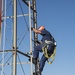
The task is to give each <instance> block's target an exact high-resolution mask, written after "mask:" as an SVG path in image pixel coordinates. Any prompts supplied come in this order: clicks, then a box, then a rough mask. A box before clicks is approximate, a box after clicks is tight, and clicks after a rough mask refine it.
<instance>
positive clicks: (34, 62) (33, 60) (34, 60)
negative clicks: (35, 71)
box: [29, 58, 37, 64]
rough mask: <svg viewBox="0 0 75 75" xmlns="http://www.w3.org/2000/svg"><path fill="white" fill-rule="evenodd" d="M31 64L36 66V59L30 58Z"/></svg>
mask: <svg viewBox="0 0 75 75" xmlns="http://www.w3.org/2000/svg"><path fill="white" fill-rule="evenodd" d="M29 61H31V58H29ZM32 63H33V64H37V59H35V58H32Z"/></svg>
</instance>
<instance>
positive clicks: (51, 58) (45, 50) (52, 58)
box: [42, 47, 56, 64]
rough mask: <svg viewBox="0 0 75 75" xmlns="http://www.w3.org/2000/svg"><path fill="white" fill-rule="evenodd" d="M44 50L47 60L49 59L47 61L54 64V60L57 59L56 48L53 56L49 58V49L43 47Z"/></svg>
mask: <svg viewBox="0 0 75 75" xmlns="http://www.w3.org/2000/svg"><path fill="white" fill-rule="evenodd" d="M42 50H43V53H44V56H45V57H46V58H48V60H47V62H48V64H52V62H53V61H54V58H55V54H56V47H55V48H54V52H53V54H52V55H51V56H49V55H48V53H47V47H45V48H44V47H43V48H42ZM49 60H51V61H49Z"/></svg>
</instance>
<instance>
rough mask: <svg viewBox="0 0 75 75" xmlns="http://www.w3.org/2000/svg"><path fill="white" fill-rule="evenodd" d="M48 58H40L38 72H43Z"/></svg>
mask: <svg viewBox="0 0 75 75" xmlns="http://www.w3.org/2000/svg"><path fill="white" fill-rule="evenodd" d="M47 59H48V58H46V57H45V56H44V55H43V56H42V58H41V60H40V71H41V72H42V71H43V68H44V66H45V62H46V60H47Z"/></svg>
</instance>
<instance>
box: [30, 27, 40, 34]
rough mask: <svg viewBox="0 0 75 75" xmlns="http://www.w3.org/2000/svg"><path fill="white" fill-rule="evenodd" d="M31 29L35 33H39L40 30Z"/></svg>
mask: <svg viewBox="0 0 75 75" xmlns="http://www.w3.org/2000/svg"><path fill="white" fill-rule="evenodd" d="M31 30H33V31H34V32H35V33H37V34H40V33H41V31H39V30H37V29H35V28H31Z"/></svg>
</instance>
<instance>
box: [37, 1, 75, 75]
mask: <svg viewBox="0 0 75 75" xmlns="http://www.w3.org/2000/svg"><path fill="white" fill-rule="evenodd" d="M37 10H38V11H37V15H38V25H44V26H45V27H46V29H47V30H49V31H50V32H51V33H52V35H53V36H54V37H55V39H56V41H57V51H56V57H55V61H54V62H53V64H52V65H48V64H47V63H46V66H45V68H44V70H43V75H46V74H47V75H50V74H51V75H74V74H75V71H74V69H75V65H74V63H75V59H74V57H75V46H74V44H75V1H74V0H44V1H43V0H41V1H37Z"/></svg>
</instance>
